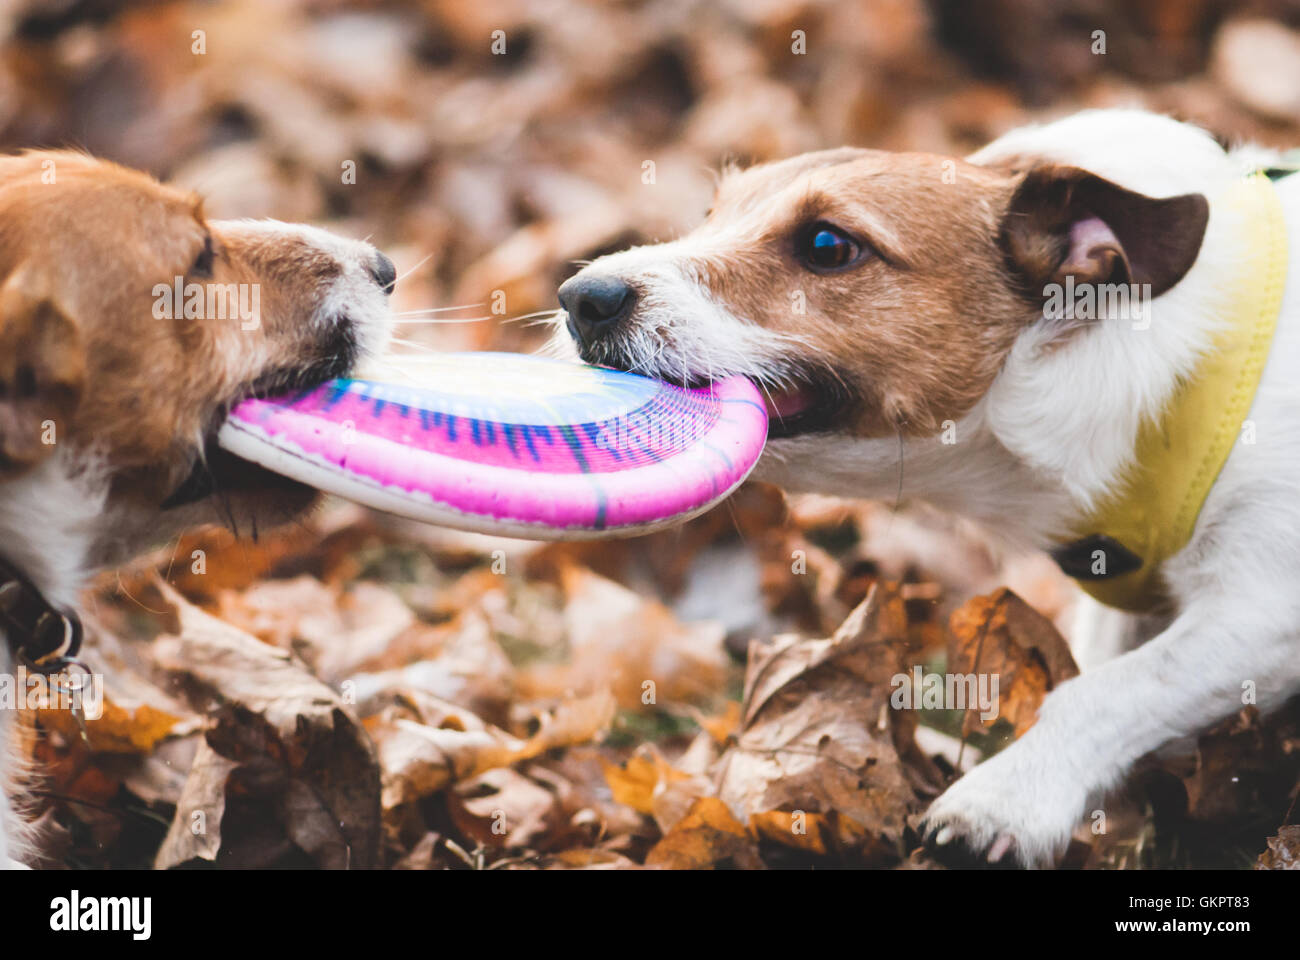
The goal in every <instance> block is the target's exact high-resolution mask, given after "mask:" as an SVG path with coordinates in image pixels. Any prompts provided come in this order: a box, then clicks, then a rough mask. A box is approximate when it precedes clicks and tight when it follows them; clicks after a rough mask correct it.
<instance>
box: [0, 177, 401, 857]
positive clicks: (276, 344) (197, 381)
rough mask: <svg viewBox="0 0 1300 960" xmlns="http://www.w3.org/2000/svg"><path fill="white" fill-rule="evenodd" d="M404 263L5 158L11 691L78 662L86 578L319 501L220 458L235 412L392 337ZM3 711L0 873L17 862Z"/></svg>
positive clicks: (315, 235) (132, 187)
mask: <svg viewBox="0 0 1300 960" xmlns="http://www.w3.org/2000/svg"><path fill="white" fill-rule="evenodd" d="M395 280H396V277H395V272H394V268H393V264H392V262H391V261H390V260H389V259H388V258H387V257H385V256H384V255H383V254H381V253H379V252H377V251H376V250H375V249H374V248H373V247H371V246H370V245H369V244H366V243H360V242H357V241H352V240H345V239H341V238H339V237H336V236H334V235H332V234H329V233H327V232H325V231H323V230H319V229H315V228H312V227H306V226H299V225H292V224H283V223H277V222H273V221H238V222H234V221H231V222H215V221H209V220H208V219H206V218H205V217H204V215H203V210H202V204H201V202H200V201H199V200H198V199H197V198H196V197H194V196H191V195H189V194H186V193H183V192H181V191H177V190H173V189H170V188H168V187H166V186H163V185H162V184H160V183H158V182H157V181H155V180H154V179H152V178H151V177H149V176H147V175H145V174H142V173H138V172H136V171H132V170H127V169H124V168H122V167H119V166H116V165H113V164H109V163H105V162H102V161H98V160H95V159H92V158H90V157H87V156H84V155H81V154H76V153H67V152H29V153H25V154H22V155H19V156H10V157H4V158H0V633H3V634H4V635H5V636H4V641H5V642H3V643H0V672H2V673H9V672H10V671H12V670H14V669H15V666H16V665H17V664H20V663H22V662H24V661H26V662H27V663H29V664H32V665H33V666H38V667H39V666H42V665H48V663H50V662H53V661H57V659H58V657H59V656H60V654H62V653H66V652H67V646H68V645H69V644H75V641H76V635H77V620H76V616H75V613H74V612H73V611H74V606H75V604H76V602H77V594H78V591H79V590H80V588H81V586H82V584H83V583H84V582H85V579H86V577H87V576H88V575H89V574H91V573H92V572H94V571H96V570H99V569H103V568H105V567H108V566H111V565H113V564H116V563H119V562H121V561H122V560H124V559H127V558H129V557H130V556H132V555H133V554H135V553H137V552H138V551H140V550H141V549H143V548H144V547H146V546H148V545H150V544H153V543H156V542H158V541H160V540H162V539H165V538H167V537H169V536H172V535H174V534H176V533H177V532H179V531H181V530H183V529H184V528H186V527H189V526H192V525H195V524H200V523H206V522H226V523H231V524H232V525H234V526H236V527H237V528H241V529H243V530H244V531H250V530H255V529H256V527H257V525H259V524H263V525H264V524H267V523H273V522H276V521H281V520H284V519H287V518H289V517H291V516H293V515H295V514H297V513H298V512H300V511H301V510H303V509H304V508H306V507H307V506H308V505H309V504H310V503H311V502H312V500H313V499H314V498H315V491H313V490H310V489H309V488H307V487H303V486H300V485H298V484H294V483H291V482H288V481H285V480H283V479H281V478H280V477H278V476H275V475H274V474H271V473H268V472H266V471H263V470H261V469H260V468H257V467H254V466H253V465H252V464H248V463H245V462H243V461H240V460H237V459H235V458H233V457H231V456H229V455H228V454H224V453H222V452H221V451H220V450H219V449H218V448H216V447H215V445H214V444H213V437H214V434H215V431H216V429H217V427H218V426H219V425H220V423H221V421H222V419H223V416H224V414H225V412H226V410H228V409H229V407H230V406H231V405H232V404H233V403H235V402H237V401H239V400H240V399H242V398H244V397H247V396H249V395H252V394H256V393H262V392H268V393H269V392H278V391H281V390H285V389H290V388H295V387H303V388H305V387H308V386H312V385H314V384H316V383H319V382H321V381H323V380H325V379H328V378H330V377H334V376H339V375H343V374H345V373H347V372H348V371H349V370H351V369H352V367H353V365H354V364H355V363H356V362H357V361H358V360H359V359H360V358H361V357H362V356H364V355H366V354H369V353H373V352H375V351H377V350H378V349H379V348H380V347H381V345H382V344H383V342H384V341H385V339H386V337H387V331H388V326H389V319H390V315H389V310H388V303H387V296H388V293H389V291H390V290H391V288H392V285H393V284H394V282H395ZM13 713H14V711H13V710H0V747H3V748H5V749H3V750H0V865H14V862H15V860H16V859H18V858H21V856H22V847H21V843H20V839H21V833H22V831H21V828H20V825H19V823H18V822H17V818H15V817H14V816H13V814H12V810H13V807H12V806H11V803H10V799H9V798H8V794H9V792H10V791H12V790H13V789H14V788H15V786H16V785H15V783H14V782H13V781H14V778H15V763H14V757H13V755H12V752H11V751H9V750H8V749H7V748H8V744H9V741H10V740H11V739H12V737H11V734H12V732H13V729H14V724H13V719H14V718H13Z"/></svg>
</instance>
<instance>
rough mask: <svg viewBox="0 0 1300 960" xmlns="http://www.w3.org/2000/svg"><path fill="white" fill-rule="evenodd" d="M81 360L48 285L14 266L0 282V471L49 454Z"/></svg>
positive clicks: (77, 341) (82, 367) (79, 384)
mask: <svg viewBox="0 0 1300 960" xmlns="http://www.w3.org/2000/svg"><path fill="white" fill-rule="evenodd" d="M85 376H86V361H85V354H84V352H83V350H82V346H81V335H80V331H79V330H78V327H77V324H76V323H75V322H74V320H73V319H72V318H71V317H70V316H69V315H68V314H67V313H66V312H64V310H63V309H62V308H61V307H60V306H59V305H58V303H57V302H56V300H55V298H54V296H53V292H52V287H51V285H50V284H47V283H44V282H41V281H40V280H39V279H38V278H37V277H36V276H35V275H34V274H33V273H32V272H31V271H29V270H26V269H24V268H23V267H19V268H18V269H16V270H14V271H13V272H12V273H10V275H9V277H8V278H7V279H6V280H5V281H4V284H3V286H0V476H4V475H6V474H12V473H17V472H19V471H21V470H24V469H26V468H28V467H30V466H32V465H33V464H36V463H38V462H39V461H41V460H43V459H44V458H45V457H47V456H49V455H50V454H51V453H52V452H53V451H54V450H55V446H56V444H58V443H59V442H61V441H62V440H63V437H64V434H65V432H66V431H67V429H68V423H69V421H70V420H71V418H72V415H73V413H74V412H75V410H76V408H77V405H78V403H80V401H81V394H82V390H83V387H84V385H85Z"/></svg>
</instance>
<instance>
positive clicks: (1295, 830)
mask: <svg viewBox="0 0 1300 960" xmlns="http://www.w3.org/2000/svg"><path fill="white" fill-rule="evenodd" d="M1255 869H1256V870H1300V826H1290V827H1280V828H1279V829H1278V831H1277V836H1276V837H1269V838H1268V849H1267V850H1265V851H1264V852H1263V853H1261V854H1260V855H1259V860H1258V861H1257V862H1256V863H1255Z"/></svg>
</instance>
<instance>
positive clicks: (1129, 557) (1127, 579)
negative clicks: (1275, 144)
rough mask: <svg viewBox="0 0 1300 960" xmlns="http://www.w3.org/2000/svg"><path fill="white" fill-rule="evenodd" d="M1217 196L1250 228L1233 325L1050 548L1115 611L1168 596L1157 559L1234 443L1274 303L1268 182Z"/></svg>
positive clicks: (1272, 195)
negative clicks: (1112, 483)
mask: <svg viewBox="0 0 1300 960" xmlns="http://www.w3.org/2000/svg"><path fill="white" fill-rule="evenodd" d="M1220 203H1221V204H1223V205H1226V208H1227V209H1230V210H1234V211H1237V212H1238V213H1239V215H1240V216H1241V217H1242V221H1243V222H1244V223H1246V224H1249V225H1250V227H1249V228H1248V231H1247V234H1246V236H1245V237H1244V238H1243V242H1244V243H1247V244H1249V247H1248V257H1247V263H1248V267H1247V269H1246V270H1245V271H1243V274H1242V276H1240V277H1239V278H1238V279H1237V281H1236V284H1235V289H1234V290H1232V291H1231V295H1230V297H1228V298H1227V299H1226V300H1225V302H1228V303H1233V304H1235V305H1236V311H1235V313H1234V315H1233V316H1232V318H1231V321H1232V322H1231V324H1230V325H1229V327H1228V328H1227V329H1225V330H1224V331H1223V333H1222V334H1221V335H1220V336H1219V338H1218V339H1217V340H1216V342H1215V346H1214V348H1213V349H1212V350H1210V351H1209V352H1207V353H1206V355H1205V356H1204V357H1203V358H1202V360H1201V362H1200V364H1199V365H1198V366H1197V368H1196V372H1195V373H1194V374H1193V375H1192V376H1191V377H1190V378H1188V379H1187V380H1186V381H1184V382H1183V383H1182V384H1181V385H1180V386H1179V387H1178V389H1177V391H1176V392H1175V393H1174V395H1173V397H1172V398H1171V399H1170V401H1169V404H1168V406H1167V407H1166V408H1165V410H1164V412H1163V414H1162V415H1161V416H1160V417H1159V419H1158V420H1156V421H1148V422H1146V423H1144V424H1143V425H1142V427H1141V429H1140V430H1139V432H1138V439H1137V447H1136V450H1135V453H1136V457H1135V460H1134V465H1133V468H1132V470H1131V471H1130V472H1129V474H1128V476H1127V477H1126V482H1125V485H1124V486H1123V488H1122V490H1121V491H1120V493H1118V494H1117V495H1116V496H1114V497H1112V498H1111V499H1110V500H1108V501H1107V502H1105V503H1103V504H1102V505H1101V506H1100V507H1099V508H1098V509H1097V510H1096V511H1095V512H1094V513H1092V514H1091V515H1090V516H1088V517H1087V518H1085V519H1084V520H1083V521H1082V522H1081V523H1080V524H1079V525H1078V526H1077V527H1076V528H1075V533H1076V534H1077V536H1078V538H1079V539H1077V540H1074V541H1071V542H1070V543H1069V544H1067V545H1065V546H1063V547H1062V548H1061V549H1060V550H1057V551H1055V552H1054V555H1055V556H1056V557H1057V559H1058V561H1060V562H1061V565H1062V567H1063V568H1064V569H1065V570H1066V572H1067V573H1069V574H1071V575H1072V576H1075V577H1076V578H1077V579H1078V581H1079V586H1080V587H1081V588H1082V589H1083V590H1085V591H1087V592H1088V593H1089V594H1091V595H1092V596H1093V597H1095V598H1096V599H1098V600H1100V601H1101V602H1102V603H1104V604H1107V605H1108V606H1112V607H1119V608H1120V609H1123V610H1130V611H1147V610H1151V609H1153V608H1157V607H1159V606H1160V605H1161V604H1162V602H1164V601H1165V600H1166V599H1167V596H1166V593H1165V587H1164V583H1163V581H1162V580H1161V577H1160V570H1161V566H1162V565H1163V563H1164V561H1165V560H1167V559H1168V558H1169V557H1171V556H1173V555H1174V554H1175V553H1177V552H1178V551H1179V550H1181V549H1182V548H1183V547H1184V546H1186V545H1187V541H1188V540H1190V539H1191V536H1192V531H1193V529H1194V528H1195V526H1196V519H1197V517H1198V516H1199V515H1200V512H1201V506H1202V505H1203V504H1204V503H1205V498H1206V496H1208V495H1209V492H1210V488H1211V487H1212V486H1213V485H1214V481H1215V480H1216V479H1218V476H1219V471H1220V470H1222V469H1223V465H1224V463H1225V462H1226V461H1227V459H1228V454H1229V453H1230V452H1231V450H1232V447H1233V445H1234V444H1235V443H1236V442H1237V438H1238V436H1239V434H1240V431H1241V426H1242V421H1243V420H1245V418H1246V414H1247V413H1248V412H1249V411H1250V405H1251V402H1252V401H1253V400H1254V397H1255V390H1256V388H1257V387H1258V386H1259V379H1260V375H1261V374H1262V373H1263V370H1264V363H1265V361H1266V360H1267V359H1268V351H1269V346H1270V344H1271V342H1272V339H1273V331H1274V329H1275V328H1276V326H1277V318H1278V314H1279V312H1280V311H1281V307H1282V292H1283V289H1284V287H1285V284H1286V269H1287V236H1286V221H1285V219H1284V217H1283V214H1282V204H1281V201H1280V200H1279V198H1278V196H1277V192H1276V190H1275V189H1274V187H1273V184H1272V182H1271V181H1270V179H1269V178H1268V176H1266V175H1265V174H1264V173H1262V172H1260V173H1255V174H1252V175H1251V176H1249V177H1246V178H1245V179H1243V180H1241V181H1239V182H1238V183H1236V184H1234V185H1233V186H1232V187H1231V188H1230V189H1229V190H1228V191H1227V192H1226V193H1225V195H1224V196H1223V197H1222V198H1221V199H1220ZM1063 555H1065V556H1070V557H1071V562H1070V563H1067V562H1065V561H1064V560H1062V556H1063Z"/></svg>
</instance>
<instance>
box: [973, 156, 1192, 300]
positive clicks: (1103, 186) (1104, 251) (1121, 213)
mask: <svg viewBox="0 0 1300 960" xmlns="http://www.w3.org/2000/svg"><path fill="white" fill-rule="evenodd" d="M1209 216H1210V207H1209V204H1208V203H1207V202H1206V200H1205V197H1203V196H1201V195H1200V194H1199V193H1187V194H1183V195H1182V196H1177V197H1166V198H1162V199H1156V198H1153V197H1148V196H1145V195H1143V194H1141V193H1135V192H1134V191H1132V190H1126V189H1124V188H1123V187H1121V186H1118V185H1117V184H1114V183H1111V182H1110V181H1109V180H1103V179H1102V178H1101V177H1098V176H1096V175H1095V174H1091V173H1089V172H1088V171H1086V170H1081V169H1079V168H1078V167H1071V166H1065V165H1063V164H1042V165H1039V166H1035V167H1033V168H1032V169H1030V170H1029V171H1028V172H1027V173H1026V174H1025V175H1024V177H1023V178H1022V179H1021V181H1020V183H1019V185H1018V186H1017V187H1016V189H1015V192H1014V193H1013V194H1012V197H1011V202H1010V204H1009V206H1008V208H1007V212H1006V215H1005V216H1004V217H1003V220H1002V227H1001V230H1000V236H999V243H1000V244H1001V246H1002V250H1003V253H1004V254H1005V256H1006V259H1007V262H1008V264H1009V265H1010V266H1011V268H1012V270H1013V271H1014V272H1015V273H1016V274H1017V276H1018V278H1019V279H1020V280H1021V281H1022V282H1023V283H1024V284H1025V285H1026V286H1027V288H1028V290H1029V292H1030V293H1031V294H1032V295H1033V296H1035V297H1039V296H1042V295H1043V287H1044V286H1046V285H1047V284H1050V283H1064V282H1065V278H1066V276H1073V277H1074V282H1075V284H1083V283H1143V284H1145V283H1149V284H1151V295H1152V296H1153V297H1155V296H1159V295H1160V294H1162V293H1164V292H1165V291H1166V290H1168V289H1169V288H1170V287H1172V286H1173V285H1174V284H1175V283H1177V282H1178V281H1179V280H1181V279H1182V278H1183V274H1185V273H1186V272H1187V271H1188V270H1190V269H1191V266H1192V264H1193V263H1195V262H1196V255H1197V254H1198V253H1199V252H1200V249H1201V240H1202V239H1203V237H1204V235H1205V225H1206V222H1207V221H1208V220H1209Z"/></svg>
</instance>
